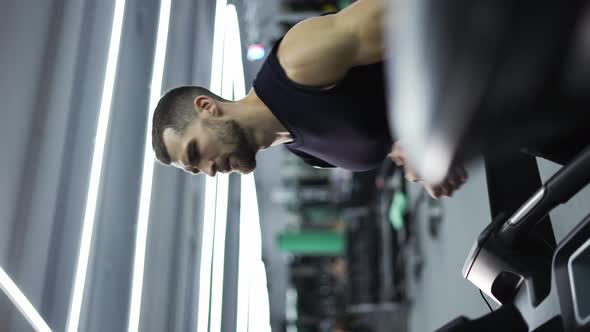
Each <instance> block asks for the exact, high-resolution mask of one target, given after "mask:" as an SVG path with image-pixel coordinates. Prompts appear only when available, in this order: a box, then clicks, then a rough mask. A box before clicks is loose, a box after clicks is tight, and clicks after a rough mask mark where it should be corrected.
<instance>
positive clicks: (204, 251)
mask: <svg viewBox="0 0 590 332" xmlns="http://www.w3.org/2000/svg"><path fill="white" fill-rule="evenodd" d="M226 6H227V0H217V3H216V6H215V23H214V24H215V25H214V28H213V52H212V58H211V83H210V86H209V89H210V90H211V92H213V93H215V94H217V95H221V81H222V72H223V68H222V66H223V45H224V40H223V39H224V34H225V7H226ZM216 200H217V178H210V177H208V178H207V179H206V181H205V206H204V215H203V237H202V239H201V259H200V266H199V288H198V291H199V295H198V312H197V325H196V326H197V331H209V313H210V300H211V269H212V266H211V263H212V260H213V256H212V254H213V252H212V251H213V236H214V226H215V213H216V208H215V207H216Z"/></svg>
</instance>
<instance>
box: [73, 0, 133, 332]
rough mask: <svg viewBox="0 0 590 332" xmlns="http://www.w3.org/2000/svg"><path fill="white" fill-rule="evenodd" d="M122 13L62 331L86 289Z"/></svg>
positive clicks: (120, 6)
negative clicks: (66, 313)
mask: <svg viewBox="0 0 590 332" xmlns="http://www.w3.org/2000/svg"><path fill="white" fill-rule="evenodd" d="M124 10H125V0H116V1H115V11H114V15H113V26H112V29H111V41H110V44H109V51H108V57H107V67H106V73H105V79H104V85H103V89H102V98H101V102H100V111H99V115H98V124H97V128H96V139H95V142H94V152H93V156H92V166H91V169H90V181H89V185H88V194H87V196H86V210H85V212H84V222H83V224H82V236H81V239H80V251H79V253H78V260H77V262H76V274H75V277H74V286H73V289H72V298H71V300H70V308H69V310H68V319H67V323H66V331H68V332H76V331H78V324H79V322H80V312H81V310H82V299H83V296H84V286H85V285H86V272H87V271H88V258H89V255H90V248H91V243H92V233H93V230H94V221H95V217H96V204H97V200H98V190H99V186H100V179H101V172H102V159H103V154H104V146H105V143H106V135H107V129H108V124H109V117H110V113H111V103H112V99H113V89H114V86H115V76H116V72H117V63H118V60H119V46H120V42H121V31H122V29H123V16H124Z"/></svg>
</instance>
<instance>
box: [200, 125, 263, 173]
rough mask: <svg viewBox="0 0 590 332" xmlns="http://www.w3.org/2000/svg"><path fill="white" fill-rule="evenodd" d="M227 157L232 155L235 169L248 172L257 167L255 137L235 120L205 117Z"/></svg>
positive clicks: (208, 126)
mask: <svg viewBox="0 0 590 332" xmlns="http://www.w3.org/2000/svg"><path fill="white" fill-rule="evenodd" d="M203 125H204V126H205V127H206V128H209V129H210V130H211V131H212V133H213V137H215V138H216V139H217V140H218V141H219V143H220V146H221V149H222V151H223V152H224V153H225V155H226V156H227V157H231V160H232V164H233V166H234V167H233V168H234V170H237V171H240V172H241V173H244V174H248V173H251V172H252V171H254V169H255V168H256V150H257V149H256V145H255V144H254V138H253V137H252V135H251V134H250V133H248V132H247V131H246V130H245V129H244V128H242V127H241V126H240V125H239V124H238V123H237V122H236V121H234V120H216V119H203Z"/></svg>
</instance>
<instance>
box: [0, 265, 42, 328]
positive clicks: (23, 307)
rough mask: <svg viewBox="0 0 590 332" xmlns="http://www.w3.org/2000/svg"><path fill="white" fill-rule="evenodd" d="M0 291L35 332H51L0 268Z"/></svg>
mask: <svg viewBox="0 0 590 332" xmlns="http://www.w3.org/2000/svg"><path fill="white" fill-rule="evenodd" d="M0 289H2V290H3V291H4V293H6V296H8V298H9V299H10V300H11V301H12V303H14V305H15V306H16V307H17V308H18V310H19V311H20V312H21V313H22V314H23V316H25V318H26V320H27V321H28V322H29V324H31V326H33V329H34V330H35V331H37V332H51V329H50V328H49V326H48V325H47V323H45V321H44V320H43V318H42V317H41V315H39V313H38V312H37V310H35V307H33V305H32V304H31V302H29V300H28V299H27V297H26V296H25V295H24V294H23V293H22V292H21V290H20V289H19V288H18V287H17V286H16V284H15V283H14V282H13V281H12V279H10V277H9V276H8V274H6V272H4V269H2V268H1V267H0Z"/></svg>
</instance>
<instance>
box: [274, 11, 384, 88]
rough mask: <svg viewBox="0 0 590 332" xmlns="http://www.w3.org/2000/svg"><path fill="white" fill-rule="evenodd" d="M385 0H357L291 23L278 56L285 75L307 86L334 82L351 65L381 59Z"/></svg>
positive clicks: (382, 54)
mask: <svg viewBox="0 0 590 332" xmlns="http://www.w3.org/2000/svg"><path fill="white" fill-rule="evenodd" d="M384 11H385V0H359V1H357V2H355V3H354V4H352V5H350V6H348V7H347V8H345V9H343V10H342V11H340V12H339V13H337V14H334V15H326V16H320V17H314V18H311V19H308V20H305V21H303V22H301V23H299V24H297V25H295V26H294V27H293V28H292V29H291V30H290V31H289V32H288V33H287V34H286V35H285V37H284V38H283V41H282V42H281V45H280V47H279V50H278V58H279V61H280V63H281V66H282V67H283V68H284V69H285V72H286V73H287V76H289V78H290V79H292V80H293V81H295V82H297V83H300V84H303V85H308V86H326V85H331V84H335V83H336V82H338V81H339V80H340V79H341V78H342V77H344V75H345V74H346V72H347V71H348V70H349V69H350V68H351V67H354V66H359V65H366V64H371V63H375V62H379V61H381V60H383V56H384V45H383V42H382V33H383V31H382V30H383V28H382V25H383V15H384Z"/></svg>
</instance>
